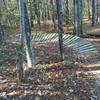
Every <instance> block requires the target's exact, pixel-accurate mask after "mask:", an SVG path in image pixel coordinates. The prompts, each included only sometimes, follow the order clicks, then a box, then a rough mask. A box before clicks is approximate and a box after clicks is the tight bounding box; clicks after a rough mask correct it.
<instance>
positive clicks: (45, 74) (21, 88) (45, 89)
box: [0, 24, 100, 100]
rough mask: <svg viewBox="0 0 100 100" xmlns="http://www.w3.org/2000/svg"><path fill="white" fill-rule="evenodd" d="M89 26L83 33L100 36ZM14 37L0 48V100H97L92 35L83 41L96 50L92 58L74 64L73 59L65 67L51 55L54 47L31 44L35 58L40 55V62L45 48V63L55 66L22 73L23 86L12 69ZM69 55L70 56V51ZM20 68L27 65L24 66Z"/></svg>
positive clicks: (99, 62)
mask: <svg viewBox="0 0 100 100" xmlns="http://www.w3.org/2000/svg"><path fill="white" fill-rule="evenodd" d="M86 26H88V24H86ZM86 26H85V27H86ZM89 27H90V26H88V29H86V30H88V31H89V32H87V31H86V32H87V33H94V31H95V32H97V33H99V34H100V28H99V27H98V26H97V27H95V28H91V27H90V28H89ZM86 28H87V27H86ZM14 36H15V35H11V37H10V38H8V40H7V42H6V45H5V46H3V49H2V47H1V48H0V100H100V38H98V37H95V36H89V37H88V38H86V39H87V40H88V41H90V42H92V43H93V44H94V46H95V47H96V48H97V50H98V52H97V53H96V54H95V55H94V56H91V54H90V60H87V59H86V60H84V61H83V62H80V59H79V61H78V62H77V59H74V60H71V61H67V62H64V63H65V64H63V63H62V62H59V55H54V54H51V53H52V51H53V52H54V51H55V52H57V51H56V50H57V49H56V48H55V44H51V46H50V45H49V47H48V44H40V43H38V45H37V44H35V45H36V47H37V51H38V52H37V55H38V56H40V55H41V57H42V59H44V57H45V56H44V53H43V52H42V50H44V48H45V47H46V50H47V51H48V52H50V54H51V57H50V59H49V60H51V62H52V61H53V62H55V63H54V64H51V65H48V67H49V68H51V69H50V70H48V71H46V70H42V71H36V72H33V71H30V70H26V71H25V75H26V76H27V80H26V82H25V83H20V82H18V78H17V70H16V64H17V61H16V59H17V56H16V55H17V52H16V49H15V48H17V46H16V45H15V44H16V42H17V40H16V39H15V38H14ZM16 37H17V34H16ZM39 51H41V52H39ZM42 53H43V55H42ZM68 53H69V52H68ZM71 54H72V55H73V53H72V52H71ZM6 55H8V56H9V57H8V56H6ZM46 55H47V56H48V54H46ZM91 57H92V59H91ZM45 59H48V58H45ZM45 59H44V60H45ZM46 62H48V61H46ZM57 62H59V63H57ZM4 66H6V67H4ZM24 66H27V64H26V63H24ZM52 69H53V70H52ZM29 72H31V73H29Z"/></svg>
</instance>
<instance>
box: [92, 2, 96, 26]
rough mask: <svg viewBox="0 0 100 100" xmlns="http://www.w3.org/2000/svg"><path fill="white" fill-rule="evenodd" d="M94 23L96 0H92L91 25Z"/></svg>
mask: <svg viewBox="0 0 100 100" xmlns="http://www.w3.org/2000/svg"><path fill="white" fill-rule="evenodd" d="M95 24H96V0H92V27H94V26H95Z"/></svg>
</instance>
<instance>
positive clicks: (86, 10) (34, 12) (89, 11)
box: [0, 0, 99, 36]
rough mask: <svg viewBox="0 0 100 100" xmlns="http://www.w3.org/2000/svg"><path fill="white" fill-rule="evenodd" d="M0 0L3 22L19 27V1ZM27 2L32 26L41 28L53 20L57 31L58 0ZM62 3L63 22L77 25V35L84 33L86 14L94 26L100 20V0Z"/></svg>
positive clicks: (64, 0) (32, 0) (72, 0)
mask: <svg viewBox="0 0 100 100" xmlns="http://www.w3.org/2000/svg"><path fill="white" fill-rule="evenodd" d="M0 2H1V3H0V7H1V10H0V19H2V20H0V22H1V24H3V25H6V26H10V27H18V26H19V10H18V1H16V0H10V1H9V0H1V1H0ZM26 2H27V3H26V5H27V8H28V15H29V20H30V23H31V27H35V26H37V27H38V28H39V29H40V28H41V27H42V24H44V25H46V22H47V20H52V22H53V28H52V30H53V31H54V32H56V31H57V25H56V24H57V7H56V0H26ZM60 5H61V6H62V7H61V15H62V20H63V22H62V24H66V27H68V25H72V26H75V31H76V35H78V36H81V35H82V20H83V19H84V18H85V17H86V16H88V19H89V20H91V23H92V26H95V24H96V21H98V20H99V1H98V0H84V1H82V0H61V4H60ZM74 8H75V9H74ZM74 12H75V13H74ZM74 19H75V20H74ZM78 19H79V20H78ZM74 22H75V23H74ZM79 26H80V27H79ZM75 31H74V32H75ZM79 34H81V35H79Z"/></svg>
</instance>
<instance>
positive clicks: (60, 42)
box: [56, 0, 64, 61]
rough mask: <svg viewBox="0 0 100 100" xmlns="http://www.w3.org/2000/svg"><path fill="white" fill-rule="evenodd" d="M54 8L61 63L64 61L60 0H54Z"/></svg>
mask: <svg viewBox="0 0 100 100" xmlns="http://www.w3.org/2000/svg"><path fill="white" fill-rule="evenodd" d="M56 7H57V17H58V32H59V48H60V55H61V61H63V59H64V50H63V33H64V31H63V22H62V21H63V20H62V13H61V0H56Z"/></svg>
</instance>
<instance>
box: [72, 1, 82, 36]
mask: <svg viewBox="0 0 100 100" xmlns="http://www.w3.org/2000/svg"><path fill="white" fill-rule="evenodd" d="M74 4H75V5H74V6H75V9H74V10H75V11H74V12H75V13H74V14H75V15H74V16H75V17H74V18H75V33H76V35H77V36H79V37H82V36H83V28H82V0H75V1H74Z"/></svg>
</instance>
